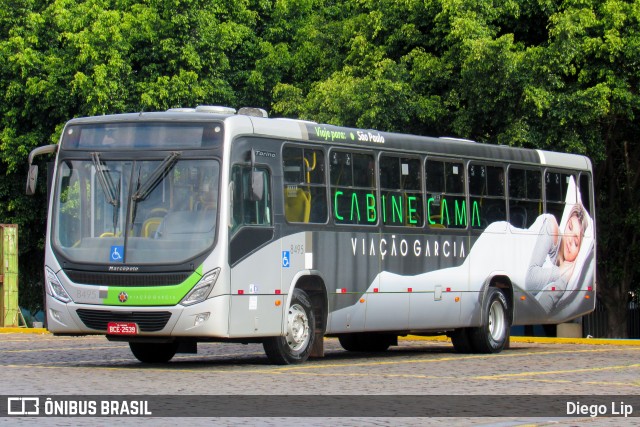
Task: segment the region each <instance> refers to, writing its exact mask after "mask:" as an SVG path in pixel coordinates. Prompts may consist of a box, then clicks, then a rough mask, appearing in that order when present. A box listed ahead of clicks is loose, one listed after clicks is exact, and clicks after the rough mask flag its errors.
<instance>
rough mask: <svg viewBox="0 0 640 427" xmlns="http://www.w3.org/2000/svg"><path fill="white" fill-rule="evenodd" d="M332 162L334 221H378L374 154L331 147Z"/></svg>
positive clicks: (348, 222)
mask: <svg viewBox="0 0 640 427" xmlns="http://www.w3.org/2000/svg"><path fill="white" fill-rule="evenodd" d="M329 165H330V171H329V173H330V177H331V178H330V179H331V202H332V206H333V208H332V212H333V219H334V221H335V222H336V223H337V224H363V225H375V224H377V222H378V209H377V206H376V180H375V160H374V157H373V155H372V154H365V153H353V152H350V151H338V150H332V151H331V153H330V161H329Z"/></svg>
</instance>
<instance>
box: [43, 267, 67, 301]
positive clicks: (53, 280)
mask: <svg viewBox="0 0 640 427" xmlns="http://www.w3.org/2000/svg"><path fill="white" fill-rule="evenodd" d="M44 272H45V276H46V278H45V285H46V288H47V293H48V294H49V295H51V296H52V297H53V298H55V299H57V300H58V301H61V302H64V303H67V302H71V301H72V299H71V297H70V296H69V294H68V293H67V291H66V290H65V289H64V287H63V286H62V284H61V283H60V280H58V276H56V273H54V272H53V270H51V269H50V268H49V267H45V268H44Z"/></svg>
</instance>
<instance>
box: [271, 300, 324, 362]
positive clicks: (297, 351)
mask: <svg viewBox="0 0 640 427" xmlns="http://www.w3.org/2000/svg"><path fill="white" fill-rule="evenodd" d="M315 325H316V322H315V316H314V314H313V307H312V306H311V300H310V299H309V296H308V295H307V293H306V292H305V291H303V290H302V289H295V290H294V291H293V295H292V296H291V305H289V308H288V310H287V324H286V330H285V335H284V336H279V337H269V338H266V339H265V340H264V342H263V346H264V351H265V353H266V354H267V357H268V358H269V361H270V362H271V363H273V364H276V365H290V364H294V363H302V362H304V361H305V360H307V359H308V358H309V354H310V353H311V348H312V346H313V341H314V339H315Z"/></svg>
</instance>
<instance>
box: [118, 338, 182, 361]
mask: <svg viewBox="0 0 640 427" xmlns="http://www.w3.org/2000/svg"><path fill="white" fill-rule="evenodd" d="M129 348H130V349H131V352H132V353H133V355H134V356H135V357H136V359H138V360H139V361H141V362H142V363H167V362H168V361H170V360H171V359H172V358H173V356H175V354H176V351H177V350H178V343H175V342H171V343H147V342H130V343H129Z"/></svg>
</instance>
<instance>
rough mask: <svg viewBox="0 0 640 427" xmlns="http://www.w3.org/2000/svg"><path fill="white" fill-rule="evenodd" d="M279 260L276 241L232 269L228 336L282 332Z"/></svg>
mask: <svg viewBox="0 0 640 427" xmlns="http://www.w3.org/2000/svg"><path fill="white" fill-rule="evenodd" d="M281 262H282V260H281V251H280V242H279V241H278V240H275V241H272V242H271V243H269V244H267V245H265V246H263V247H261V248H260V249H258V250H256V251H255V252H253V253H252V254H251V255H249V256H247V257H246V258H244V259H243V260H242V261H240V262H238V263H237V264H236V265H234V266H233V267H232V268H231V309H230V317H229V319H231V320H230V322H229V335H230V336H231V337H251V336H275V335H281V334H282V316H283V314H282V313H283V306H284V303H283V298H284V297H285V296H284V295H281V294H280V292H282V288H281V286H280V281H281V278H280V271H281V269H280V265H281ZM276 292H278V293H276ZM276 301H280V305H277V304H276Z"/></svg>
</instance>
